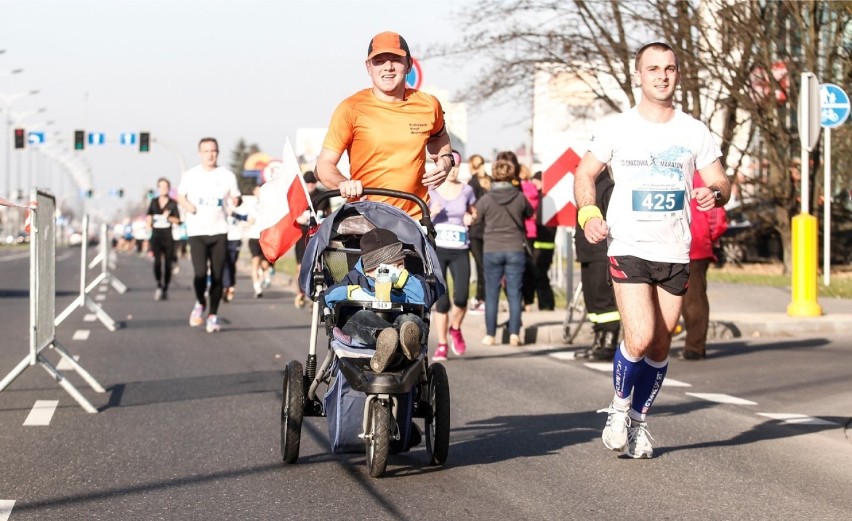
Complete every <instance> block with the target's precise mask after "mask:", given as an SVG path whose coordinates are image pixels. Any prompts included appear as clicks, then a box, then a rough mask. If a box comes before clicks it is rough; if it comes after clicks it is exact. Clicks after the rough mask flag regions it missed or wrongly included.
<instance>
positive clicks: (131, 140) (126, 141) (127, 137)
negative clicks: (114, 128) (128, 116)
mask: <svg viewBox="0 0 852 521" xmlns="http://www.w3.org/2000/svg"><path fill="white" fill-rule="evenodd" d="M120 141H121V144H122V145H135V144H136V134H135V133H133V132H122V133H121V138H120Z"/></svg>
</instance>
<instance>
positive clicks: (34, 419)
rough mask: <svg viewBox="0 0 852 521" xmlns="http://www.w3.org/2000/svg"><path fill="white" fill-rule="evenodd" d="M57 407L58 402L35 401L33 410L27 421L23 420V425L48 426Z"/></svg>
mask: <svg viewBox="0 0 852 521" xmlns="http://www.w3.org/2000/svg"><path fill="white" fill-rule="evenodd" d="M58 405H59V400H36V403H35V405H33V409H32V410H31V411H30V414H29V415H28V416H27V419H26V420H24V425H25V426H33V425H50V420H51V419H52V418H53V413H55V412H56V407H57V406H58Z"/></svg>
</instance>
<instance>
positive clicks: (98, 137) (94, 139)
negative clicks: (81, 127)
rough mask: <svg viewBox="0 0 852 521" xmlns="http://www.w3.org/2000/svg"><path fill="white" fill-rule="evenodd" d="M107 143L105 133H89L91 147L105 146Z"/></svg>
mask: <svg viewBox="0 0 852 521" xmlns="http://www.w3.org/2000/svg"><path fill="white" fill-rule="evenodd" d="M104 143H106V134H104V133H103V132H89V144H90V145H103V144H104Z"/></svg>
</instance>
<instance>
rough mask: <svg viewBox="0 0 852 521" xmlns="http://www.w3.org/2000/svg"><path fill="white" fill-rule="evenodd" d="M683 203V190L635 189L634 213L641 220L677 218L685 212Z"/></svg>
mask: <svg viewBox="0 0 852 521" xmlns="http://www.w3.org/2000/svg"><path fill="white" fill-rule="evenodd" d="M683 203H684V191H683V190H677V191H657V190H633V215H634V217H635V218H636V219H638V220H640V221H659V220H664V219H671V218H676V217H677V216H679V215H680V214H681V213H682V212H683Z"/></svg>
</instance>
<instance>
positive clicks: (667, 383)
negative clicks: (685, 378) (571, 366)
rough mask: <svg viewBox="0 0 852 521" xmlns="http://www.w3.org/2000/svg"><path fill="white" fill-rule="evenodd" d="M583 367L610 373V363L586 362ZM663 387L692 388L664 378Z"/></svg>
mask: <svg viewBox="0 0 852 521" xmlns="http://www.w3.org/2000/svg"><path fill="white" fill-rule="evenodd" d="M583 365H585V366H586V367H588V368H589V369H594V370H595V371H602V372H605V373H612V362H588V363H585V364H583ZM663 387H692V384H688V383H686V382H681V381H680V380H675V379H674V378H666V379H665V380H663Z"/></svg>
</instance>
